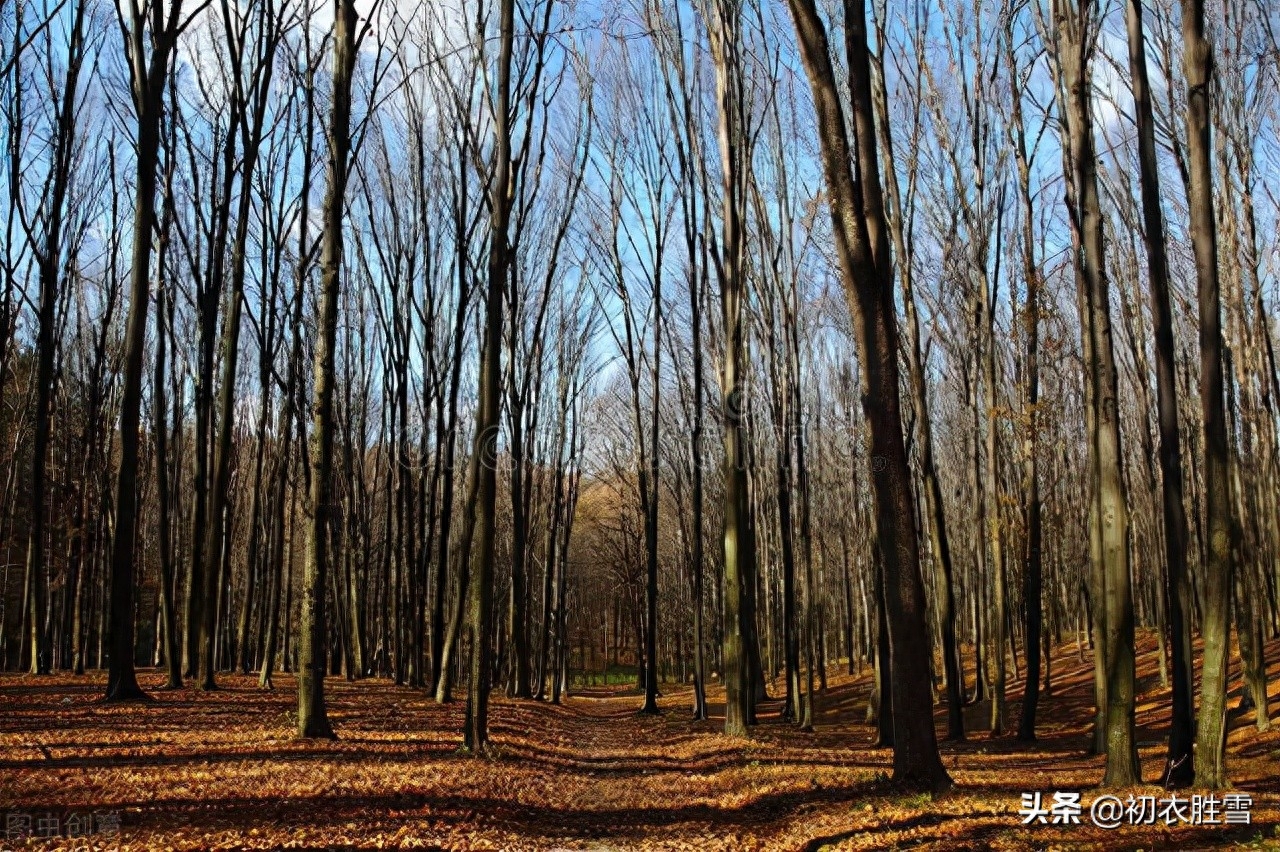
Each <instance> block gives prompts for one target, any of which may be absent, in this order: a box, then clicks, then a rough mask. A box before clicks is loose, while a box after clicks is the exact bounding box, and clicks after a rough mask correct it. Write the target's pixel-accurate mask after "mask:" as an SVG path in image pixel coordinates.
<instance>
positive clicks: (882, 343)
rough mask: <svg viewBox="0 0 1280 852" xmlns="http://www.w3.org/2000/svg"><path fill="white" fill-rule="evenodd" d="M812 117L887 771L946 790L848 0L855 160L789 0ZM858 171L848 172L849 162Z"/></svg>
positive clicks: (837, 104) (864, 60)
mask: <svg viewBox="0 0 1280 852" xmlns="http://www.w3.org/2000/svg"><path fill="white" fill-rule="evenodd" d="M788 6H789V7H790V10H791V15H792V18H793V20H794V21H795V26H796V32H797V35H798V37H799V41H800V53H801V56H802V59H803V61H804V65H805V69H806V72H807V74H808V76H809V83H810V87H811V89H812V90H813V97H814V101H815V106H816V110H817V115H818V133H819V141H820V143H821V159H822V168H823V175H824V179H825V183H826V186H827V191H828V193H829V200H828V206H829V208H830V211H831V216H832V225H833V227H834V235H835V242H836V254H837V257H838V258H839V261H840V269H841V273H842V277H843V280H844V288H845V295H846V299H847V301H848V302H849V308H850V314H851V316H852V318H853V321H854V322H853V325H854V330H855V337H856V339H857V343H858V353H859V359H858V361H859V368H860V373H861V383H862V400H863V413H864V416H865V417H866V419H867V421H868V424H869V426H870V436H869V437H870V440H869V445H870V446H869V448H868V449H869V450H870V452H869V455H870V458H871V463H872V472H873V486H874V488H873V492H874V494H875V504H876V532H877V537H878V539H879V541H880V542H881V544H882V551H883V553H882V555H883V557H884V580H885V582H884V595H885V605H886V606H885V608H886V610H887V613H888V622H889V623H888V630H889V645H890V656H891V665H892V673H893V674H892V676H893V696H892V702H893V717H894V761H893V764H894V771H893V775H894V779H895V780H896V781H897V782H899V783H902V784H905V785H907V786H910V787H916V788H920V789H924V790H929V791H933V792H935V793H936V792H941V791H943V790H945V789H947V788H949V787H950V786H951V779H950V777H949V776H948V775H947V771H946V769H945V768H943V766H942V761H941V759H940V758H939V756H938V746H937V735H936V732H935V731H934V727H933V709H932V708H933V700H932V694H931V686H930V683H929V647H928V643H927V642H924V643H922V642H920V641H919V640H920V637H921V636H927V635H928V631H927V628H926V623H927V622H926V619H925V612H924V605H925V604H924V585H923V582H922V581H921V577H920V553H919V548H918V542H917V538H916V525H915V519H916V511H915V497H914V495H913V494H912V493H911V482H910V477H911V469H910V465H909V463H908V460H907V453H906V444H905V441H904V438H903V433H902V420H901V414H900V400H899V389H898V362H897V358H898V335H897V324H896V319H895V316H894V305H893V271H892V264H891V259H890V256H889V244H888V235H887V232H886V229H885V213H884V203H883V199H882V197H881V193H880V169H879V161H878V155H877V151H876V134H875V122H874V118H873V109H872V100H871V82H870V77H871V73H870V64H869V59H868V48H867V31H866V7H865V4H864V2H862V0H849V2H847V3H846V4H845V15H844V22H843V23H844V30H845V52H846V54H847V60H848V68H849V89H850V92H851V94H852V105H853V115H852V116H851V117H852V125H853V128H854V132H855V138H856V140H857V158H856V160H855V159H854V158H853V157H852V156H851V152H850V147H849V138H848V132H847V130H846V125H845V117H844V107H843V98H842V96H841V94H840V89H839V87H838V86H837V83H836V79H835V72H834V69H833V68H832V64H831V59H830V52H829V51H830V49H829V46H828V42H827V35H826V27H825V25H824V24H823V22H822V18H821V17H820V15H819V13H818V10H817V7H816V5H815V3H814V2H813V0H788ZM854 169H856V175H857V177H856V178H855V171H854Z"/></svg>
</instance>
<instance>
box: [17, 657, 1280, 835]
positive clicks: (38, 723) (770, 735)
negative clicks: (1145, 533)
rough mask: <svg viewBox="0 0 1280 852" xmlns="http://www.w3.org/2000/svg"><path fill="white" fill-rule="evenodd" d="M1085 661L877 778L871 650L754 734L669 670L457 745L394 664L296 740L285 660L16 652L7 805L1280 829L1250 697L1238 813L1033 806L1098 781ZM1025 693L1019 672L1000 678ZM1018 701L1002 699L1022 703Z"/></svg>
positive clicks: (368, 823) (514, 706) (724, 830)
mask: <svg viewBox="0 0 1280 852" xmlns="http://www.w3.org/2000/svg"><path fill="white" fill-rule="evenodd" d="M1278 650H1280V648H1276V647H1273V648H1272V649H1271V652H1272V653H1271V654H1269V658H1270V659H1273V660H1274V659H1276V658H1277V653H1276V651H1278ZM1141 662H1142V668H1141V669H1140V674H1141V682H1140V684H1139V685H1140V687H1141V688H1142V693H1141V700H1140V703H1139V718H1138V724H1139V741H1140V744H1141V745H1142V757H1143V770H1144V777H1145V778H1147V779H1154V778H1156V777H1157V776H1158V774H1159V772H1160V768H1161V757H1162V754H1163V729H1164V728H1163V726H1164V724H1165V722H1164V709H1163V708H1164V707H1166V706H1167V700H1168V693H1167V690H1162V689H1160V687H1159V680H1158V676H1157V675H1156V674H1155V671H1154V655H1153V654H1152V653H1150V649H1149V648H1148V649H1147V652H1146V653H1144V654H1143V655H1142V660H1141ZM1091 677H1092V674H1091V669H1090V668H1089V660H1088V658H1087V656H1086V658H1085V661H1084V662H1083V663H1082V662H1081V661H1080V660H1079V659H1078V658H1077V656H1076V653H1075V651H1074V648H1073V647H1071V646H1068V647H1067V648H1065V649H1060V651H1059V653H1058V655H1057V656H1056V658H1055V660H1054V679H1055V683H1054V689H1053V693H1052V694H1051V695H1050V696H1049V697H1048V698H1047V699H1045V700H1044V701H1043V703H1042V716H1041V718H1042V720H1043V723H1042V725H1041V726H1040V730H1041V732H1042V734H1041V738H1040V741H1039V742H1038V743H1036V744H1035V745H1034V746H1033V747H1029V746H1027V745H1026V744H1024V743H1019V742H1017V741H1015V740H1014V739H1013V738H1012V737H1002V738H998V739H990V738H989V737H987V735H985V734H981V733H975V734H971V736H970V739H969V740H968V741H967V742H965V743H959V744H952V743H948V744H945V745H944V747H943V752H944V759H945V761H946V764H947V767H948V769H949V770H950V772H951V774H952V776H953V778H954V779H955V781H956V782H957V786H956V789H955V791H954V792H953V793H952V794H950V795H948V796H946V797H944V798H943V799H941V800H939V801H930V800H929V799H928V798H927V797H919V796H914V795H905V794H902V793H900V792H897V791H895V790H893V789H892V788H891V787H890V786H889V785H887V784H886V783H884V780H883V773H885V772H886V771H887V770H888V766H889V758H890V755H889V752H888V751H887V750H885V749H875V748H872V747H871V745H870V743H871V741H872V738H873V732H872V729H871V727H870V726H868V725H867V724H866V722H865V714H866V696H867V687H868V680H867V674H866V673H864V674H863V675H862V676H861V677H859V678H853V677H849V676H847V675H840V676H833V678H832V680H831V683H830V684H829V689H828V691H827V693H826V695H820V696H819V698H818V708H819V713H818V724H817V726H816V731H815V732H814V733H810V734H806V733H801V732H798V731H796V730H794V729H793V728H791V727H790V726H788V725H786V724H785V723H783V722H781V721H779V720H778V718H777V714H778V709H779V706H778V703H777V702H770V703H766V704H765V705H764V713H763V715H762V719H761V724H760V726H759V727H758V728H757V729H756V731H755V734H754V736H753V737H752V739H750V740H734V739H728V738H725V737H724V736H723V735H722V734H720V733H719V727H720V723H721V722H720V719H718V718H713V719H712V720H710V721H708V722H698V723H693V722H690V721H689V710H688V708H689V705H690V698H689V693H688V691H687V690H685V689H668V691H667V694H666V695H665V696H664V697H663V699H662V702H661V705H662V708H663V710H664V713H663V715H661V716H659V717H650V716H640V715H637V714H636V712H635V709H636V708H637V707H638V706H639V703H640V702H639V700H638V698H637V697H636V696H635V695H633V694H628V693H623V692H619V691H616V690H603V689H596V690H588V691H585V692H580V693H578V694H576V695H574V696H572V697H571V698H570V699H569V700H568V701H567V702H566V703H565V705H564V706H560V707H553V706H549V705H547V704H539V703H532V702H514V701H509V700H506V699H497V700H496V701H495V704H494V708H493V717H492V718H493V721H492V731H493V737H494V742H495V744H496V748H495V749H494V751H493V753H492V754H491V755H489V756H487V757H483V758H479V759H476V758H472V757H469V756H467V755H463V754H459V753H458V744H459V742H460V736H459V733H458V732H459V730H460V726H461V721H462V707H461V705H460V704H454V705H450V706H445V707H441V706H438V705H436V704H435V702H434V701H432V700H430V699H429V698H428V697H427V695H426V694H425V693H424V692H422V691H418V690H412V689H408V688H403V687H396V686H394V685H392V684H390V683H387V682H385V681H377V680H373V681H362V682H358V683H351V684H349V683H346V682H343V681H340V680H337V679H334V680H332V681H330V684H329V692H330V697H331V714H330V715H331V718H332V719H333V721H334V724H335V726H336V728H337V731H338V735H339V739H338V740H337V741H334V742H304V741H299V740H296V739H294V738H293V736H292V731H293V726H294V720H293V718H292V711H293V708H294V692H293V688H294V683H293V681H292V680H291V679H289V678H287V677H278V678H277V689H276V690H275V691H274V692H262V691H260V690H258V689H257V688H256V682H255V681H253V680H251V679H249V678H241V677H224V678H223V679H222V684H223V687H224V688H223V689H221V690H219V691H217V692H214V693H199V692H196V691H193V690H187V691H183V692H178V693H166V692H161V691H153V693H152V694H153V695H154V696H155V699H156V700H155V702H154V703H152V704H146V705H121V706H107V705H103V704H101V703H99V702H98V696H99V695H100V693H101V690H102V680H101V678H100V677H98V676H89V677H86V678H73V677H69V676H53V677H45V678H39V679H36V678H31V677H29V676H13V675H7V676H4V677H3V678H0V811H3V812H5V813H6V814H7V813H13V812H31V813H36V812H44V811H48V812H51V813H54V814H61V815H64V818H65V815H68V814H71V813H74V812H77V811H82V810H93V809H97V810H118V811H119V812H120V814H121V816H122V823H123V827H122V831H121V835H120V838H119V839H120V847H119V848H122V849H136V850H150V849H164V848H175V849H207V848H219V849H258V848H281V847H307V848H346V849H375V848H397V847H398V848H445V849H676V848H689V849H699V850H701V849H713V850H714V849H723V850H738V849H788V850H790V849H818V848H823V847H824V846H830V847H833V848H840V849H887V848H895V847H898V848H939V849H975V850H977V849H1031V848H1045V847H1049V846H1059V847H1060V848H1126V849H1127V848H1135V847H1142V848H1152V847H1153V846H1154V847H1155V848H1179V849H1186V848H1203V847H1205V846H1210V845H1239V844H1248V845H1250V846H1265V847H1268V848H1280V837H1277V830H1278V826H1280V777H1277V776H1280V771H1278V770H1280V733H1278V732H1277V731H1274V730H1273V731H1272V732H1270V733H1267V734H1262V735H1259V734H1257V733H1256V732H1255V731H1254V728H1253V715H1252V712H1251V711H1250V712H1246V713H1243V714H1236V716H1235V717H1234V718H1235V722H1234V728H1233V731H1232V734H1231V752H1232V758H1231V761H1230V763H1231V767H1232V769H1231V775H1232V779H1233V782H1234V783H1235V785H1236V788H1237V791H1239V792H1247V793H1249V794H1250V795H1251V796H1252V797H1253V808H1252V823H1251V825H1249V826H1244V827H1239V828H1232V829H1228V828H1225V827H1223V826H1205V827H1200V828H1192V827H1190V826H1187V825H1179V826H1177V827H1174V828H1172V829H1167V828H1165V827H1164V826H1163V824H1160V825H1158V826H1157V827H1144V828H1141V829H1124V830H1121V831H1114V832H1107V831H1103V830H1101V829H1097V828H1095V827H1093V826H1092V825H1090V824H1089V816H1088V810H1087V807H1086V810H1085V813H1084V817H1083V820H1082V823H1083V824H1081V825H1072V826H1052V825H1050V826H1040V827H1037V828H1035V829H1034V830H1032V829H1026V828H1023V827H1022V826H1021V819H1020V818H1019V816H1018V815H1017V810H1018V807H1019V805H1020V794H1021V793H1022V792H1033V791H1040V792H1042V793H1043V794H1044V797H1045V799H1046V801H1048V800H1050V799H1051V795H1052V792H1054V791H1064V792H1065V791H1082V792H1083V793H1084V801H1085V802H1086V803H1087V802H1089V801H1090V800H1091V799H1092V798H1093V795H1094V791H1093V790H1092V786H1093V785H1094V784H1096V783H1097V781H1098V780H1099V779H1100V778H1101V775H1102V770H1101V760H1100V759H1098V758H1091V757H1088V756H1086V755H1085V754H1084V748H1085V746H1086V744H1087V741H1088V737H1087V734H1088V722H1089V716H1090V713H1091V708H1092V701H1091V690H1092V686H1091ZM146 680H147V681H148V682H149V683H148V686H151V687H155V686H156V685H158V683H159V682H160V678H159V677H158V676H151V675H148V676H147V677H146ZM1273 680H1274V678H1273ZM1020 694H1021V685H1020V684H1019V683H1014V684H1013V685H1012V686H1011V688H1010V691H1009V695H1010V698H1011V699H1014V698H1016V697H1017V696H1018V695H1020ZM718 697H720V696H717V695H716V694H715V693H714V692H713V695H712V698H713V706H712V710H713V714H715V713H717V712H719V711H720V710H721V707H720V706H718V705H716V704H715V703H714V701H715V699H716V698H718ZM1229 703H1230V706H1232V707H1234V706H1235V705H1236V704H1237V703H1238V695H1233V696H1232V697H1231V700H1230V702H1229ZM1017 710H1018V704H1017V701H1016V700H1014V701H1011V718H1015V719H1016V712H1017ZM968 713H969V714H970V716H969V719H968V721H969V730H970V731H978V730H981V728H982V722H983V720H984V719H985V718H986V712H985V707H984V705H976V706H974V707H971V708H969V710H968ZM941 721H942V718H941V716H939V722H940V723H941ZM1128 792H1133V793H1134V794H1136V795H1143V794H1146V795H1153V796H1156V797H1160V796H1163V795H1166V794H1164V793H1163V792H1162V791H1160V790H1159V789H1158V788H1155V787H1149V788H1143V789H1141V790H1134V791H1122V792H1121V797H1122V798H1124V796H1125V795H1127V793H1128ZM64 842H65V841H64ZM49 846H50V848H54V847H55V845H54V844H49Z"/></svg>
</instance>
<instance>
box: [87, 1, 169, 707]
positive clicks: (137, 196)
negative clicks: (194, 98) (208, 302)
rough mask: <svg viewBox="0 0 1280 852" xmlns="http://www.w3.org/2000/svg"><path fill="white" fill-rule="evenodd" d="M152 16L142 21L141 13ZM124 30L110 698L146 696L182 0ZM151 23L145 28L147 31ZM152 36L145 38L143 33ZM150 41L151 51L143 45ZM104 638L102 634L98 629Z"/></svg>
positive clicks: (134, 7) (133, 19)
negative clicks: (139, 627) (140, 636)
mask: <svg viewBox="0 0 1280 852" xmlns="http://www.w3.org/2000/svg"><path fill="white" fill-rule="evenodd" d="M148 14H149V15H150V21H149V22H147V20H146V16H147V15H148ZM127 17H128V25H127V27H126V28H125V32H124V36H125V52H126V54H127V56H128V60H129V72H130V80H131V82H132V88H133V105H134V112H135V114H136V116H137V119H138V138H137V149H136V153H135V155H134V156H135V163H136V166H137V181H136V184H135V189H134V220H133V249H132V252H131V255H130V261H131V271H130V280H129V315H128V319H127V320H126V321H125V337H124V360H123V365H122V372H123V374H124V381H123V387H122V388H121V397H120V451H119V467H118V469H117V474H116V497H115V507H116V518H115V529H114V535H113V536H112V541H111V575H110V591H111V656H110V668H109V670H108V672H107V694H106V700H108V701H137V700H145V699H146V694H145V693H144V692H143V691H142V690H141V688H139V686H138V679H137V675H136V673H135V671H134V663H133V656H134V623H133V602H134V544H135V541H134V539H135V537H136V533H137V519H138V433H139V425H140V421H141V408H142V361H143V356H144V355H145V352H146V342H147V341H146V338H147V310H148V308H149V307H150V305H149V301H150V285H151V246H152V230H153V229H154V228H155V226H156V167H157V164H158V161H159V155H160V120H161V115H162V113H163V111H164V97H163V96H164V87H165V81H166V80H167V79H168V74H169V58H170V53H171V52H172V50H173V47H174V44H175V42H176V41H177V37H178V32H179V30H180V29H181V26H182V20H183V19H182V2H181V0H174V2H173V4H172V5H171V6H170V7H169V9H168V14H167V15H166V14H165V10H164V9H163V8H162V7H160V6H159V5H156V6H154V7H152V8H150V9H149V10H147V11H146V12H144V11H143V9H142V8H140V7H139V5H138V3H137V0H130V2H129V6H128V10H127ZM148 28H149V30H150V31H149V33H148V32H144V30H146V29H148ZM148 36H149V38H148ZM147 41H149V42H150V46H151V51H150V55H149V56H148V54H147V49H146V47H145V46H144V44H145V42H147ZM100 635H101V634H100Z"/></svg>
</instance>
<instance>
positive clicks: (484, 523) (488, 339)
mask: <svg viewBox="0 0 1280 852" xmlns="http://www.w3.org/2000/svg"><path fill="white" fill-rule="evenodd" d="M498 33H499V47H498V57H497V63H498V64H497V74H496V77H497V80H496V83H497V89H496V98H495V101H494V103H493V121H494V131H493V132H494V152H493V157H494V160H493V176H492V184H491V188H490V193H491V200H490V219H489V268H488V281H487V286H486V293H485V331H484V340H483V343H482V351H481V362H480V387H479V393H478V396H479V411H478V416H477V419H476V437H475V445H474V446H473V447H472V456H473V468H474V469H475V472H476V482H477V488H476V497H477V499H476V505H475V507H474V510H475V512H476V520H475V526H476V532H477V534H478V537H479V543H478V547H476V548H475V549H474V550H473V551H472V553H471V560H472V562H471V577H470V580H471V582H470V584H469V585H470V589H469V594H468V597H469V598H470V607H469V613H468V618H467V622H468V623H467V627H468V630H469V632H470V639H471V679H470V683H469V684H468V687H467V710H466V719H465V722H464V726H463V744H464V746H465V747H466V748H467V749H468V750H469V751H471V752H472V753H473V754H476V755H479V754H481V753H483V752H484V751H485V750H486V747H487V744H488V741H489V727H488V725H489V690H490V687H491V685H492V679H491V674H490V666H491V663H490V660H491V658H492V654H493V647H492V645H491V642H492V637H491V636H490V632H491V628H492V620H493V582H494V579H493V573H494V571H493V569H494V565H493V563H494V538H495V536H496V534H497V512H498V507H497V452H498V429H499V419H500V416H501V411H500V410H499V409H500V407H501V404H502V398H501V391H502V379H501V364H500V363H499V362H500V361H501V359H502V310H503V298H504V293H505V292H506V284H507V276H508V274H509V268H510V263H511V258H510V252H509V247H508V240H509V237H510V234H509V233H508V231H509V222H510V215H511V204H512V200H513V198H514V195H515V193H514V185H513V184H514V181H513V178H512V168H511V165H512V164H511V127H510V119H511V56H512V43H513V41H514V38H515V2H514V0H500V5H499V12H498ZM459 593H460V594H461V593H462V590H461V589H459Z"/></svg>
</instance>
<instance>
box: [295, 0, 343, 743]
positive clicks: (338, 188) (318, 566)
mask: <svg viewBox="0 0 1280 852" xmlns="http://www.w3.org/2000/svg"><path fill="white" fill-rule="evenodd" d="M356 24H357V18H356V9H355V3H354V0H335V3H334V38H333V107H332V113H331V114H330V119H329V167H328V186H327V188H326V190H325V197H324V208H323V218H324V235H323V242H322V245H321V248H320V309H319V317H318V322H317V326H318V338H317V340H316V352H315V402H314V406H313V410H312V420H313V424H312V429H313V430H314V431H313V434H312V436H311V447H310V454H311V493H310V495H309V497H308V500H307V507H306V514H307V516H308V517H307V520H308V522H309V523H308V525H307V526H308V529H307V556H306V568H305V570H304V573H303V580H302V610H301V615H300V618H299V625H298V627H299V630H298V736H299V737H318V738H324V739H334V738H335V735H334V732H333V728H332V726H331V725H330V724H329V717H328V714H327V712H326V709H325V701H324V676H325V671H326V669H327V666H326V657H327V653H326V652H327V649H328V623H327V617H326V611H325V610H326V600H327V594H326V582H327V578H328V568H329V566H328V552H327V551H328V547H327V544H328V532H329V524H330V523H331V522H332V520H333V514H334V511H333V510H334V500H333V494H332V491H333V443H334V431H335V430H334V400H333V397H334V390H335V388H334V384H335V383H336V381H335V380H336V377H335V373H334V354H335V350H336V348H337V337H338V302H339V299H340V296H341V286H342V280H341V277H340V276H341V264H342V236H343V235H342V231H343V213H344V211H345V209H346V194H347V173H348V169H349V167H350V162H349V157H350V149H351V78H352V75H353V72H354V70H355V62H356V43H357V37H356Z"/></svg>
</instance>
